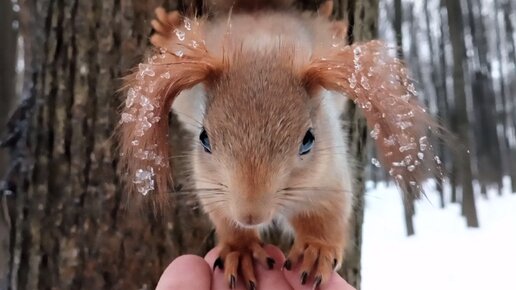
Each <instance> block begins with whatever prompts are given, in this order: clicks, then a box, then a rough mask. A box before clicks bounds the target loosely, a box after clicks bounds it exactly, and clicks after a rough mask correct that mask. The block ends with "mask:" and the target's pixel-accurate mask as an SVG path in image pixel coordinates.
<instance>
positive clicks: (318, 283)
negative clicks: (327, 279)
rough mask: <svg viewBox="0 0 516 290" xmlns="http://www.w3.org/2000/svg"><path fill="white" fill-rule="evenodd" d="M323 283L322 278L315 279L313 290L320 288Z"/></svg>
mask: <svg viewBox="0 0 516 290" xmlns="http://www.w3.org/2000/svg"><path fill="white" fill-rule="evenodd" d="M321 282H322V277H321V276H317V277H315V281H314V287H313V289H314V290H315V289H317V287H319V285H321Z"/></svg>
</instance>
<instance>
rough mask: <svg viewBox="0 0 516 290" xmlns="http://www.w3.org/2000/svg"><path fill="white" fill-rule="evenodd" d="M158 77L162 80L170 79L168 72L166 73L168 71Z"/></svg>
mask: <svg viewBox="0 0 516 290" xmlns="http://www.w3.org/2000/svg"><path fill="white" fill-rule="evenodd" d="M159 77H160V78H162V79H167V80H168V79H170V72H168V71H167V72H164V73H162V74H161V75H160V76H159Z"/></svg>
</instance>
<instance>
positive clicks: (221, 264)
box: [213, 257, 224, 270]
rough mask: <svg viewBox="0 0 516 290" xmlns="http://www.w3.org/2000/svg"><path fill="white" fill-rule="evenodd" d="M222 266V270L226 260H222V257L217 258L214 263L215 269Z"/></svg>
mask: <svg viewBox="0 0 516 290" xmlns="http://www.w3.org/2000/svg"><path fill="white" fill-rule="evenodd" d="M217 267H218V268H220V269H221V270H223V269H224V261H222V259H221V258H220V257H218V258H217V260H215V262H214V263H213V270H215V269H217Z"/></svg>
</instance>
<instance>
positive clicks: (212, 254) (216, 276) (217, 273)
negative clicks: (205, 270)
mask: <svg viewBox="0 0 516 290" xmlns="http://www.w3.org/2000/svg"><path fill="white" fill-rule="evenodd" d="M220 251H221V249H220V247H218V246H217V247H215V248H214V249H212V250H211V251H209V252H208V253H207V254H206V256H204V260H205V261H206V262H207V263H208V265H210V267H211V268H210V269H211V270H212V272H213V274H212V278H211V285H212V288H211V289H214V290H218V289H229V287H228V285H229V284H228V280H227V279H226V278H225V277H224V269H221V268H219V267H217V268H213V264H214V263H215V261H216V260H217V259H218V258H219V256H220ZM240 280H241V279H240ZM235 289H237V290H245V287H244V284H242V281H239V280H238V279H237V281H236V288H235Z"/></svg>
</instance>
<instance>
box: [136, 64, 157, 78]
mask: <svg viewBox="0 0 516 290" xmlns="http://www.w3.org/2000/svg"><path fill="white" fill-rule="evenodd" d="M138 70H139V71H138V74H137V75H136V78H137V79H138V80H143V79H144V78H145V76H150V77H152V76H154V75H155V74H156V73H155V72H154V70H152V68H151V66H150V65H149V64H144V63H140V64H139V65H138Z"/></svg>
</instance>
